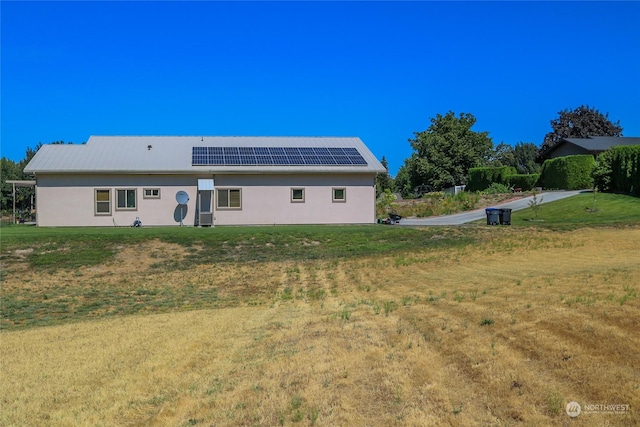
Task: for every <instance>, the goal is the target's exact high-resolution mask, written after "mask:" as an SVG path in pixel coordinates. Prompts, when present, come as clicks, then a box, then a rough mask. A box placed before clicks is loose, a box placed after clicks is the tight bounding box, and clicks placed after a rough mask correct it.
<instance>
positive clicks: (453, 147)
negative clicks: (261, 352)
mask: <svg viewBox="0 0 640 427" xmlns="http://www.w3.org/2000/svg"><path fill="white" fill-rule="evenodd" d="M475 123H476V118H475V117H474V116H473V115H471V114H468V113H460V115H459V116H458V117H456V115H455V113H454V112H453V111H449V112H448V113H447V114H445V115H444V116H443V115H440V114H437V115H436V117H435V118H432V119H431V125H430V126H429V128H428V129H427V130H426V131H424V132H415V133H414V135H415V138H414V139H410V140H409V142H410V143H411V146H412V147H413V149H414V150H415V152H414V154H413V155H412V157H411V158H410V159H408V160H407V161H405V165H404V166H403V167H405V168H407V170H406V171H403V173H406V174H407V175H408V178H409V182H408V183H403V185H404V186H405V187H406V186H407V185H409V186H411V187H412V188H413V187H416V186H418V185H421V184H429V185H432V186H433V187H434V188H435V189H436V190H441V189H443V188H447V187H451V186H453V185H458V184H464V183H466V181H467V172H468V171H469V168H472V167H476V166H483V165H486V164H488V163H489V160H490V158H491V154H492V150H493V141H492V140H491V138H489V133H488V132H476V131H472V130H471V127H472V126H473V125H474V124H475Z"/></svg>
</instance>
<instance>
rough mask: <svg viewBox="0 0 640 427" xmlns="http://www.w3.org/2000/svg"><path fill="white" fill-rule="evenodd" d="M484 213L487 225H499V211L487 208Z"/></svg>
mask: <svg viewBox="0 0 640 427" xmlns="http://www.w3.org/2000/svg"><path fill="white" fill-rule="evenodd" d="M484 211H485V213H486V214H487V225H498V224H500V209H496V208H487V209H485V210H484Z"/></svg>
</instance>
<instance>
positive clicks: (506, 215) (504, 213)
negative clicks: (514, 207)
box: [500, 208, 511, 225]
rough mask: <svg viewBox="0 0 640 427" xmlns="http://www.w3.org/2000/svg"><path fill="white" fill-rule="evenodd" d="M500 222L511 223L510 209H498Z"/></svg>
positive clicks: (503, 223)
mask: <svg viewBox="0 0 640 427" xmlns="http://www.w3.org/2000/svg"><path fill="white" fill-rule="evenodd" d="M500 224H502V225H511V209H506V208H503V209H500Z"/></svg>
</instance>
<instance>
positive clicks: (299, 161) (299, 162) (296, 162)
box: [287, 155, 304, 165]
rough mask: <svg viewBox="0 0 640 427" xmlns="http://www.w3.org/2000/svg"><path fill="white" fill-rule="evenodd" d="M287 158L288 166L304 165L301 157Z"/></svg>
mask: <svg viewBox="0 0 640 427" xmlns="http://www.w3.org/2000/svg"><path fill="white" fill-rule="evenodd" d="M287 157H288V158H289V164H290V165H304V160H303V159H302V156H291V155H290V156H287Z"/></svg>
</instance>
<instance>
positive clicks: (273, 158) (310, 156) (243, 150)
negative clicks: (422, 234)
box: [191, 147, 367, 166]
mask: <svg viewBox="0 0 640 427" xmlns="http://www.w3.org/2000/svg"><path fill="white" fill-rule="evenodd" d="M191 164H192V165H194V166H240V165H242V166H252V165H277V166H286V165H293V166H301V165H310V166H313V165H317V166H332V165H358V166H360V165H362V166H366V165H367V161H366V160H365V159H364V157H362V155H360V152H359V151H358V149H356V148H353V147H347V148H341V147H330V148H326V147H193V148H192V151H191Z"/></svg>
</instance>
